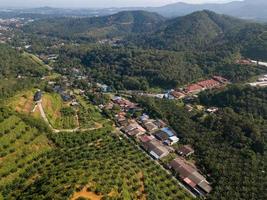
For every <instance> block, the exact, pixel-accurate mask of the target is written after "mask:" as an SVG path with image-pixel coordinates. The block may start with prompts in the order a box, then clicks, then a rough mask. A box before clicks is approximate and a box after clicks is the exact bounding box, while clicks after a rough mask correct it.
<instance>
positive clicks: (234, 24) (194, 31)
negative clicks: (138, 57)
mask: <svg viewBox="0 0 267 200" xmlns="http://www.w3.org/2000/svg"><path fill="white" fill-rule="evenodd" d="M246 24H248V23H247V22H246V21H244V20H240V19H236V18H233V17H229V16H224V15H218V14H216V13H214V12H211V11H207V10H204V11H199V12H195V13H192V14H190V15H187V16H184V17H178V18H174V19H170V20H168V21H166V22H164V23H162V25H161V27H160V28H159V29H158V30H155V32H154V34H153V35H152V36H150V35H149V36H147V37H143V36H142V38H143V39H141V38H138V39H137V40H136V43H142V42H143V44H144V45H147V46H149V47H153V48H160V49H169V50H185V49H195V48H204V47H206V46H207V45H212V43H215V42H217V41H220V42H222V41H223V40H224V36H225V35H226V34H228V33H231V32H232V31H235V32H238V31H239V30H240V29H241V27H244V26H245V25H246Z"/></svg>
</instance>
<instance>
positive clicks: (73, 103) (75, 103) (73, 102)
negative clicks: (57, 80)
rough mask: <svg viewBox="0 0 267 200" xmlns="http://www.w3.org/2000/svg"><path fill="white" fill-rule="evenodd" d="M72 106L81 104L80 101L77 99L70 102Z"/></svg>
mask: <svg viewBox="0 0 267 200" xmlns="http://www.w3.org/2000/svg"><path fill="white" fill-rule="evenodd" d="M70 105H71V106H79V103H78V102H77V101H72V102H71V103H70Z"/></svg>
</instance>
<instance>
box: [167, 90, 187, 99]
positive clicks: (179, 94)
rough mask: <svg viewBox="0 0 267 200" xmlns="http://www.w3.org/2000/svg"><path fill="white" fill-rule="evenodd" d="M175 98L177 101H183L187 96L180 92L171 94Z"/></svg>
mask: <svg viewBox="0 0 267 200" xmlns="http://www.w3.org/2000/svg"><path fill="white" fill-rule="evenodd" d="M170 94H171V95H172V96H173V97H174V98H176V99H182V98H184V97H185V94H184V93H182V92H178V91H173V92H171V93H170Z"/></svg>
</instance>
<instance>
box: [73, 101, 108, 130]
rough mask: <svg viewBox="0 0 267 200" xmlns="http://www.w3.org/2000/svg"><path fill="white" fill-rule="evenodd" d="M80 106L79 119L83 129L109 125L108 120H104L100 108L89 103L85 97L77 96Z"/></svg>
mask: <svg viewBox="0 0 267 200" xmlns="http://www.w3.org/2000/svg"><path fill="white" fill-rule="evenodd" d="M77 99H78V102H79V104H80V106H79V111H78V117H79V123H80V127H81V128H92V127H98V126H99V125H101V124H105V123H107V122H108V121H107V119H105V118H103V116H102V115H101V113H100V112H99V110H98V108H97V107H95V106H94V105H92V104H90V103H89V102H87V101H86V100H85V99H84V98H83V97H81V96H77Z"/></svg>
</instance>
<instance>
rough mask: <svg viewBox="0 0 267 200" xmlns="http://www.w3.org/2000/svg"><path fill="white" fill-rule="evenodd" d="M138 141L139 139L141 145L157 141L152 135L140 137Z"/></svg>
mask: <svg viewBox="0 0 267 200" xmlns="http://www.w3.org/2000/svg"><path fill="white" fill-rule="evenodd" d="M138 139H139V141H140V142H141V143H145V142H149V141H151V140H153V139H155V137H154V136H152V135H146V134H143V135H140V136H139V137H138Z"/></svg>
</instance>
